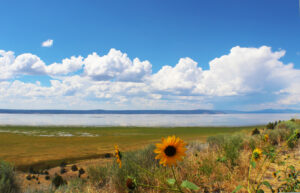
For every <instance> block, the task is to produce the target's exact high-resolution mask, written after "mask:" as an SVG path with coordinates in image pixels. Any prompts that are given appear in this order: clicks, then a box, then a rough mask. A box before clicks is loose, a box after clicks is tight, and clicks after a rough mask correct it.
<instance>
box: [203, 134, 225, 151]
mask: <svg viewBox="0 0 300 193" xmlns="http://www.w3.org/2000/svg"><path fill="white" fill-rule="evenodd" d="M206 142H207V143H208V145H209V147H215V148H220V147H221V146H222V144H224V143H225V136H224V135H216V136H210V137H208V138H207V140H206Z"/></svg>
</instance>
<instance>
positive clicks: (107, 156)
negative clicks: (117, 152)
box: [104, 153, 112, 158]
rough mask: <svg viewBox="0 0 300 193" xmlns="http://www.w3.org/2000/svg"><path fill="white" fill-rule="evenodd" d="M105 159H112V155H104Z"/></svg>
mask: <svg viewBox="0 0 300 193" xmlns="http://www.w3.org/2000/svg"><path fill="white" fill-rule="evenodd" d="M104 157H105V158H110V157H112V154H110V153H106V154H105V155H104Z"/></svg>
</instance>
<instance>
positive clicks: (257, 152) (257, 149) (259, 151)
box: [252, 148, 262, 162]
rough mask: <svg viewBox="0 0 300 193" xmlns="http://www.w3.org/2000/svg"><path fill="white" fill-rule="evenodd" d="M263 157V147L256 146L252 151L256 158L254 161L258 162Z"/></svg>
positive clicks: (253, 156)
mask: <svg viewBox="0 0 300 193" xmlns="http://www.w3.org/2000/svg"><path fill="white" fill-rule="evenodd" d="M261 157H262V151H261V149H259V148H255V149H254V150H253V153H252V158H253V159H254V161H256V162H257V161H259V160H260V159H261Z"/></svg>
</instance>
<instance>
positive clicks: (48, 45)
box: [42, 39, 53, 47]
mask: <svg viewBox="0 0 300 193" xmlns="http://www.w3.org/2000/svg"><path fill="white" fill-rule="evenodd" d="M52 45H53V40H51V39H48V40H46V41H44V42H42V47H51V46H52Z"/></svg>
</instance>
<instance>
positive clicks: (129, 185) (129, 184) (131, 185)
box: [126, 178, 136, 190]
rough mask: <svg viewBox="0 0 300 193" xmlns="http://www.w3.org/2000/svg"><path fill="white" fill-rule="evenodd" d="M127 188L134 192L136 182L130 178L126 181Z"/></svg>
mask: <svg viewBox="0 0 300 193" xmlns="http://www.w3.org/2000/svg"><path fill="white" fill-rule="evenodd" d="M126 186H127V188H128V189H129V190H134V189H135V187H136V184H135V182H134V181H133V180H132V179H131V178H128V179H127V180H126Z"/></svg>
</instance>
